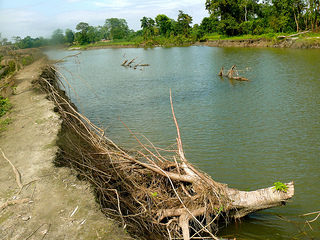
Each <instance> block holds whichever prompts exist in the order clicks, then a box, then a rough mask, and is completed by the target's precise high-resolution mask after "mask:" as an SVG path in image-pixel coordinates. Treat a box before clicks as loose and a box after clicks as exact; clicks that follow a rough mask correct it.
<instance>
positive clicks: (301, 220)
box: [47, 46, 320, 239]
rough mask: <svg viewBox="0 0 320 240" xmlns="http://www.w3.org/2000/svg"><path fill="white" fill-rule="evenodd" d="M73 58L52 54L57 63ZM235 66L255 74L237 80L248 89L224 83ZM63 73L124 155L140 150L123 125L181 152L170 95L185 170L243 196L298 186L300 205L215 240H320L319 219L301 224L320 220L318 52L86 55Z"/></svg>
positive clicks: (195, 49)
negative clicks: (193, 168)
mask: <svg viewBox="0 0 320 240" xmlns="http://www.w3.org/2000/svg"><path fill="white" fill-rule="evenodd" d="M76 53H77V52H76V51H74V52H67V51H50V52H48V53H47V54H48V55H49V57H51V58H54V59H60V58H61V57H64V56H67V55H70V54H76ZM135 57H138V58H137V59H136V60H135V63H139V62H141V61H143V63H145V64H150V66H146V67H143V68H142V67H138V68H137V69H136V70H134V69H133V68H128V67H127V68H125V67H122V66H121V63H122V62H123V61H124V60H126V59H128V60H129V61H130V60H131V59H133V58H135ZM233 64H236V66H237V69H238V70H243V69H246V68H250V69H249V71H248V72H241V74H242V75H244V76H246V77H248V78H249V79H250V80H251V81H250V82H237V81H229V80H228V79H227V78H221V77H219V76H218V73H219V71H220V68H221V67H222V66H224V67H225V69H228V68H230V67H231V66H232V65H233ZM58 66H59V68H60V69H61V71H63V72H64V74H65V76H66V78H67V79H68V82H69V83H70V84H71V85H72V86H73V87H74V89H75V90H76V91H77V94H78V95H79V98H80V99H81V103H82V107H83V109H84V113H85V115H86V116H87V117H89V118H90V119H91V121H92V122H93V123H95V124H96V125H98V126H102V127H103V128H106V132H107V135H108V137H109V138H110V139H112V140H113V141H114V142H115V143H117V144H118V145H120V146H122V147H125V148H131V147H135V146H137V145H138V144H137V142H136V141H135V140H134V139H133V137H131V136H130V134H129V133H128V131H127V130H126V129H125V127H124V125H123V124H122V123H121V122H120V120H119V119H118V116H119V117H120V118H121V120H122V121H123V122H124V123H125V124H126V125H127V126H128V127H129V128H130V129H131V130H132V131H133V132H135V133H141V134H143V135H144V136H146V137H147V138H148V139H149V140H150V141H152V142H153V143H154V144H155V145H157V146H160V147H166V146H171V145H173V144H175V138H176V130H175V126H174V122H173V119H172V114H171V108H170V100H169V90H170V89H171V91H172V96H173V105H174V109H175V113H176V117H177V120H178V123H179V127H180V131H181V136H182V142H183V144H184V149H185V152H186V157H187V159H188V161H189V162H191V163H193V164H195V165H197V166H198V167H199V168H200V169H201V170H203V171H205V172H207V173H208V174H210V175H211V176H212V177H213V179H214V180H216V181H218V182H223V183H227V184H228V185H229V187H232V188H238V189H241V190H247V189H250V190H256V189H259V188H264V187H269V186H272V185H273V183H274V182H277V181H280V182H290V181H294V182H295V196H294V197H293V198H292V200H291V201H290V202H289V203H287V205H286V206H284V207H276V208H272V209H268V210H264V211H260V212H257V213H253V214H250V215H249V216H248V217H246V218H243V219H241V221H240V222H236V223H232V224H231V225H229V226H228V227H225V228H223V229H221V231H220V232H219V236H229V237H230V238H231V237H232V238H233V237H236V238H237V239H293V238H294V237H297V239H309V238H308V237H307V236H306V235H308V236H309V237H310V236H315V237H316V239H320V218H319V219H318V220H316V221H314V222H312V223H310V225H311V227H312V228H313V231H312V230H311V228H310V227H309V226H308V225H307V224H305V220H312V219H313V218H315V217H316V216H317V214H313V215H310V216H308V217H299V215H301V214H305V213H310V212H315V211H320V50H296V49H269V48H256V49H250V48H215V47H204V46H192V47H174V48H153V49H141V48H131V49H101V50H90V51H83V52H82V53H81V54H80V55H78V57H72V58H68V59H67V61H66V62H64V63H62V64H59V65H58ZM63 68H66V69H68V70H69V71H71V72H73V73H74V74H77V75H78V76H81V78H82V79H83V80H79V79H78V78H77V77H75V76H72V75H70V74H68V73H67V72H66V71H65V70H63ZM88 85H90V87H89V86H88ZM69 94H70V96H72V99H73V101H74V102H75V103H77V98H76V97H75V96H74V94H73V93H72V91H71V90H70V93H69ZM77 106H78V107H79V109H81V106H80V104H79V103H77ZM301 230H302V232H305V234H303V233H301Z"/></svg>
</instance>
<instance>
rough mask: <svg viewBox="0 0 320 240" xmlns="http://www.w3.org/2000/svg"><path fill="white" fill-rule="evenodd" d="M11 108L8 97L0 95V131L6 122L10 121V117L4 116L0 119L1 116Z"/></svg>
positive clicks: (5, 125) (3, 128) (4, 127)
mask: <svg viewBox="0 0 320 240" xmlns="http://www.w3.org/2000/svg"><path fill="white" fill-rule="evenodd" d="M10 108H11V103H10V101H9V99H8V98H5V99H3V98H2V97H1V96H0V132H1V131H4V130H5V129H6V127H7V125H8V124H10V123H11V122H12V119H10V118H5V119H1V117H2V116H4V115H5V114H6V113H7V112H8V111H9V110H10Z"/></svg>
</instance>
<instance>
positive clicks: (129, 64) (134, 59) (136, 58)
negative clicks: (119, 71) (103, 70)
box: [127, 57, 138, 66]
mask: <svg viewBox="0 0 320 240" xmlns="http://www.w3.org/2000/svg"><path fill="white" fill-rule="evenodd" d="M137 58H138V57H135V58H133V59H132V60H131V61H130V62H129V63H128V64H127V66H130V64H131V63H133V61H134V60H136V59H137Z"/></svg>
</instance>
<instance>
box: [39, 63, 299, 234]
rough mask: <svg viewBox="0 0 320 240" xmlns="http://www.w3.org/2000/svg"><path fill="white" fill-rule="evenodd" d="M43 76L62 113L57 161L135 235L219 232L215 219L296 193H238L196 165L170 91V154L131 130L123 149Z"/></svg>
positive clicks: (234, 215) (282, 200)
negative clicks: (173, 137)
mask: <svg viewBox="0 0 320 240" xmlns="http://www.w3.org/2000/svg"><path fill="white" fill-rule="evenodd" d="M51 70H52V68H51ZM43 83H45V88H46V89H47V90H48V91H49V93H50V97H51V99H52V100H53V101H54V102H55V103H56V105H57V110H58V111H59V113H60V114H61V118H62V119H63V124H62V125H63V129H62V132H61V136H60V140H59V147H60V149H61V154H60V156H59V158H58V159H57V163H58V164H60V165H61V164H64V165H66V164H67V165H70V166H72V167H73V168H74V169H77V170H78V172H79V175H80V176H81V177H83V178H86V179H88V180H89V181H90V182H91V183H92V184H93V185H94V189H95V191H96V194H97V199H98V201H99V202H100V204H101V206H102V208H101V209H102V210H103V211H104V212H105V213H106V214H107V215H108V216H110V217H112V218H116V219H118V220H119V221H120V222H121V223H122V225H123V227H127V229H128V230H129V231H134V232H135V233H136V234H139V235H140V236H141V235H143V234H145V235H146V236H148V238H149V239H150V235H151V234H152V235H153V237H151V239H184V240H189V239H201V238H202V237H203V236H210V237H211V239H218V238H217V237H216V236H215V234H216V233H217V231H218V220H219V221H220V220H225V221H226V222H228V221H229V220H230V219H232V218H234V219H237V218H240V217H243V216H245V215H247V214H248V213H251V212H255V211H258V210H261V209H266V208H269V207H274V206H279V205H283V204H285V202H286V201H287V200H288V199H290V198H291V197H292V196H293V194H294V185H293V183H287V184H286V185H287V191H286V192H284V191H279V190H276V189H273V188H272V187H270V188H265V189H261V190H256V191H249V192H244V191H239V190H237V189H231V188H229V187H228V186H227V185H226V184H222V183H218V182H216V181H214V180H213V179H212V178H211V177H210V176H208V175H207V174H206V173H204V172H201V171H199V170H197V169H196V168H195V167H194V166H193V165H192V164H190V163H189V162H188V161H187V159H186V158H185V155H184V150H183V146H182V140H181V135H180V130H179V127H178V123H177V119H176V117H175V113H174V109H173V103H172V99H171V94H170V101H171V109H172V115H173V120H174V123H175V125H176V130H177V147H176V150H174V151H171V153H170V156H168V154H169V153H168V152H167V151H163V150H160V149H158V148H156V147H154V146H153V144H152V143H150V142H149V141H148V140H147V139H146V142H147V144H148V145H146V144H143V143H142V142H141V140H140V139H138V137H137V136H136V135H134V134H133V133H132V132H131V131H130V130H129V129H128V130H129V131H130V133H131V134H132V135H133V136H134V138H136V140H137V141H138V143H139V145H140V146H141V148H140V150H138V149H136V150H134V151H133V150H132V151H126V150H123V149H122V148H120V147H118V146H117V145H115V144H114V143H113V142H112V141H111V140H110V139H108V138H107V137H105V132H104V131H103V129H100V128H98V127H97V126H95V125H93V124H92V123H91V122H90V121H89V120H88V119H87V118H86V117H84V116H82V115H81V114H79V113H78V112H77V111H76V109H75V108H74V107H73V105H72V104H70V103H69V102H68V101H67V99H66V98H64V97H62V96H61V95H60V94H59V92H61V91H60V90H59V89H58V90H57V89H56V88H54V87H53V86H52V85H51V84H50V81H47V80H46V79H43ZM172 153H173V155H172V156H171V154H172ZM213 164H214V163H213Z"/></svg>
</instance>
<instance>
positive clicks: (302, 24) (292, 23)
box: [0, 0, 320, 48]
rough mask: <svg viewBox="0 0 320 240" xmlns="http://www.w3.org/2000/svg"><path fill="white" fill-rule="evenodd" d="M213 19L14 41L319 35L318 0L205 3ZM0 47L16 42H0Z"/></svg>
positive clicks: (114, 23) (24, 44)
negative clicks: (298, 33)
mask: <svg viewBox="0 0 320 240" xmlns="http://www.w3.org/2000/svg"><path fill="white" fill-rule="evenodd" d="M204 7H205V9H206V10H207V11H208V13H209V17H204V18H203V20H202V22H201V23H200V24H194V25H192V23H193V19H192V16H190V15H189V14H187V13H185V12H183V11H182V10H179V13H178V17H177V19H176V20H175V19H170V18H169V17H168V16H166V15H164V14H159V15H157V16H156V17H155V19H153V18H150V17H146V16H144V17H142V18H141V19H140V22H141V30H138V31H133V30H130V29H129V27H128V24H127V21H126V20H125V19H119V18H109V19H106V20H105V22H104V25H102V26H90V25H89V24H88V23H85V22H80V23H79V24H77V25H76V27H75V29H76V31H73V30H71V29H67V30H65V31H64V30H62V29H57V30H55V31H54V32H53V34H52V36H51V38H50V39H45V38H43V37H37V38H32V37H30V36H27V37H25V38H23V39H21V38H20V37H19V36H14V37H12V41H13V42H14V44H15V45H17V46H18V47H19V48H31V47H41V46H48V45H61V44H68V45H72V44H78V45H86V44H90V43H96V42H101V41H102V42H117V41H118V42H119V41H122V42H123V41H126V42H133V43H137V44H140V43H144V44H146V45H155V44H166V43H167V44H168V43H169V44H170V43H178V44H179V43H185V42H195V41H199V40H205V39H206V37H207V36H210V34H219V35H221V36H226V37H230V36H238V35H275V34H277V33H294V32H300V31H305V30H311V31H317V30H318V27H319V20H320V0H263V1H259V0H206V2H205V5H204ZM0 44H1V45H10V44H12V42H10V41H8V39H6V38H1V35H0Z"/></svg>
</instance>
